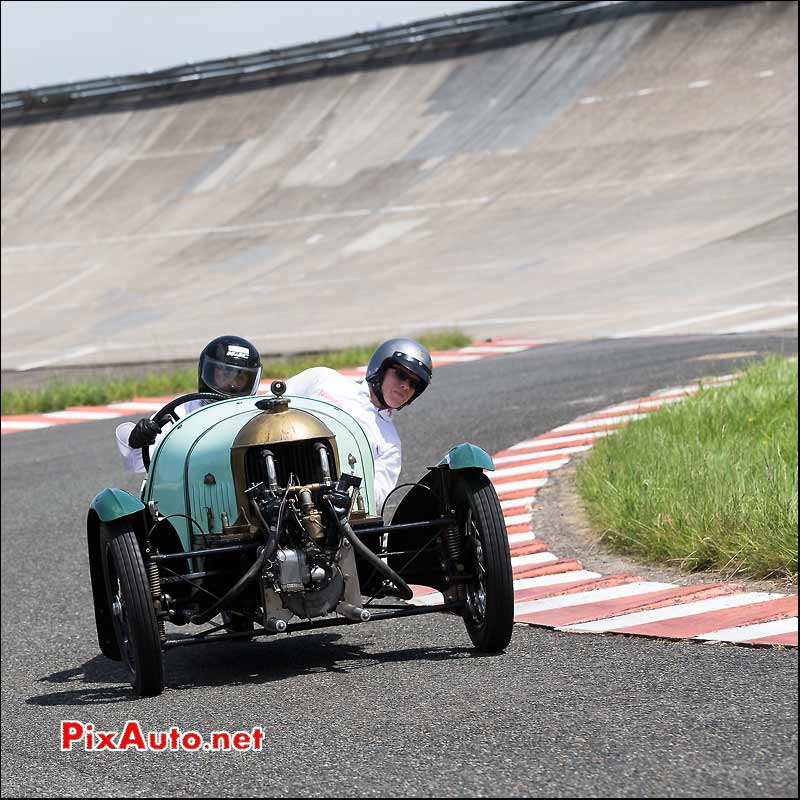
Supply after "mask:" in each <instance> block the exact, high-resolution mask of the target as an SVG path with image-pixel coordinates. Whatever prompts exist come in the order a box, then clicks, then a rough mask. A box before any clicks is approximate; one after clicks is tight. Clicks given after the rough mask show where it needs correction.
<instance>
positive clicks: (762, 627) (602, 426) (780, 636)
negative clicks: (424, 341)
mask: <svg viewBox="0 0 800 800" xmlns="http://www.w3.org/2000/svg"><path fill="white" fill-rule="evenodd" d="M732 380H735V376H733V375H726V376H723V377H721V378H718V379H716V380H715V381H714V383H715V384H723V383H727V382H730V381H732ZM705 385H709V384H708V383H706V384H705ZM699 388H700V385H699V384H692V385H690V386H683V387H677V388H672V389H665V390H663V391H660V392H656V393H655V394H653V395H650V396H648V397H643V398H641V399H639V400H635V401H633V402H629V403H623V404H620V405H615V406H611V407H609V408H606V409H604V410H602V411H598V412H596V413H593V414H587V415H585V416H582V417H578V419H576V420H575V421H574V422H570V423H568V424H566V425H561V426H559V427H558V428H554V429H553V430H552V431H550V432H549V433H545V434H543V435H541V436H537V437H535V438H533V439H528V440H526V441H524V442H520V443H519V444H515V445H513V446H512V447H509V448H508V449H507V450H502V451H501V452H499V453H497V454H495V456H494V459H493V460H494V463H495V466H496V467H497V469H496V471H495V472H494V473H489V477H490V478H491V481H492V483H493V484H494V487H495V489H496V491H497V496H498V498H499V499H500V505H501V507H502V509H503V514H504V517H505V523H506V529H507V531H508V540H509V544H510V546H511V567H512V570H513V576H514V620H515V622H518V623H526V624H530V625H541V626H544V627H548V628H555V629H557V630H561V631H569V632H574V633H625V634H632V635H639V636H654V637H660V638H667V639H698V640H703V641H708V642H731V643H741V644H751V645H783V646H786V647H797V595H796V594H794V595H783V594H773V593H769V592H748V591H745V590H744V587H743V586H742V585H740V584H737V583H712V584H707V583H706V584H696V585H692V586H680V585H677V584H672V583H661V582H657V581H647V580H644V579H642V578H638V577H636V576H634V575H629V574H617V575H601V574H600V573H599V572H592V571H590V570H586V569H584V568H583V565H582V564H581V563H580V562H579V561H576V560H574V559H562V558H559V557H558V556H557V555H555V554H554V553H551V552H550V549H549V547H548V546H547V544H546V543H545V542H544V541H542V540H541V539H539V538H538V537H537V535H536V532H535V530H534V529H533V523H532V513H531V505H532V503H533V502H534V500H535V498H536V494H537V492H538V490H539V489H540V488H541V487H542V486H544V485H545V484H546V483H547V479H548V476H549V475H550V474H551V473H552V472H554V471H555V470H558V469H560V468H561V467H563V466H564V465H565V464H567V463H568V462H569V460H570V459H571V458H572V456H573V455H574V454H575V453H581V452H584V451H586V450H589V449H590V448H591V447H592V445H593V444H594V442H595V441H596V440H597V439H598V438H600V437H603V436H608V435H610V434H612V433H614V432H615V431H616V430H618V429H619V427H620V426H621V425H624V424H626V423H628V422H630V421H632V420H635V419H639V418H641V417H644V416H647V414H649V413H651V412H652V411H655V410H656V409H658V408H660V407H661V406H662V405H665V404H668V403H675V402H679V401H680V400H682V399H684V398H685V397H687V396H689V395H690V394H692V393H694V392H696V391H697V390H698V389H699ZM413 588H414V592H415V596H414V599H413V600H412V601H411V602H412V603H415V604H417V605H431V604H433V605H435V604H437V603H440V602H442V600H443V598H442V595H441V594H440V593H439V592H436V591H434V590H433V589H431V588H429V587H423V586H416V587H413Z"/></svg>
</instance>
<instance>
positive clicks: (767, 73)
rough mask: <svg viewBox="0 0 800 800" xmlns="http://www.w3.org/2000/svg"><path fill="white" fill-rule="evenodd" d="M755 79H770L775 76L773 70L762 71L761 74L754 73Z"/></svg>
mask: <svg viewBox="0 0 800 800" xmlns="http://www.w3.org/2000/svg"><path fill="white" fill-rule="evenodd" d="M754 75H755V77H756V78H771V77H773V76H774V75H775V70H772V69H762V70H761V72H756V73H754Z"/></svg>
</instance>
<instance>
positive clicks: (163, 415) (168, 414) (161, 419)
mask: <svg viewBox="0 0 800 800" xmlns="http://www.w3.org/2000/svg"><path fill="white" fill-rule="evenodd" d="M228 399H229V398H227V397H225V395H224V394H217V393H216V392H189V394H182V395H181V396H180V397H176V398H175V399H174V400H170V401H169V403H167V404H166V405H165V406H162V407H161V408H159V409H158V411H156V413H155V414H153V415H152V416H151V417H150V419H151V420H153V422H155V423H156V424H157V425H160V426H162V427H163V426H164V425H165V424H166V423H167V422H177V421H178V420H179V419H180V417H178V415H177V414H176V413H175V409H176V408H177V407H178V406H182V405H183V404H184V403H188V402H189V401H191V400H211V401H213V402H216V401H217V400H228ZM150 447H152V445H150ZM150 447H143V448H142V462H143V463H144V468H145V469H146V470H147V471H148V472H149V471H150Z"/></svg>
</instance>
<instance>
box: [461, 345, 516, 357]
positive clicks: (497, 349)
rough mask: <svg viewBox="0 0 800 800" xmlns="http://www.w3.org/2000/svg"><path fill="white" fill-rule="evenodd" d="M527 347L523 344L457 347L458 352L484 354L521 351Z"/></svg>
mask: <svg viewBox="0 0 800 800" xmlns="http://www.w3.org/2000/svg"><path fill="white" fill-rule="evenodd" d="M527 349H528V348H527V347H525V346H524V345H502V346H497V345H490V344H487V345H476V346H470V347H459V348H458V352H459V353H478V354H479V355H486V354H487V353H521V352H522V351H523V350H527Z"/></svg>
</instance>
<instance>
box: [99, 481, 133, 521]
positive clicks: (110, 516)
mask: <svg viewBox="0 0 800 800" xmlns="http://www.w3.org/2000/svg"><path fill="white" fill-rule="evenodd" d="M91 507H92V509H93V510H94V512H95V513H96V514H97V516H98V517H99V518H100V520H101V522H111V521H112V520H115V519H120V518H122V517H127V516H130V515H131V514H135V513H136V512H137V511H141V510H142V509H143V508H144V503H142V501H141V500H137V499H136V498H135V497H134V496H133V495H132V494H129V493H128V492H126V491H124V490H123V489H103V491H102V492H100V494H98V495H97V497H95V498H94V500H92V505H91Z"/></svg>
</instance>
